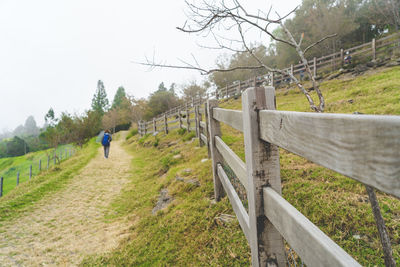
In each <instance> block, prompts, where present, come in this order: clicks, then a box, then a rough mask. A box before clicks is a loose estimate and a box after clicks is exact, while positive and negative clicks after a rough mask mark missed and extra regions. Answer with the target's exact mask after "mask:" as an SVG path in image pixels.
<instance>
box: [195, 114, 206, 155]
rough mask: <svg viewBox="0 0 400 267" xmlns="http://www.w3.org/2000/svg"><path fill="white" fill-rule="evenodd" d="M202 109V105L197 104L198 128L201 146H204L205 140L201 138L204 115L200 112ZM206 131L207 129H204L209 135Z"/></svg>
mask: <svg viewBox="0 0 400 267" xmlns="http://www.w3.org/2000/svg"><path fill="white" fill-rule="evenodd" d="M200 109H201V106H197V114H198V115H197V116H198V117H197V126H196V127H197V128H198V131H199V146H200V147H202V146H204V141H203V139H202V138H201V134H202V131H201V127H200V122H201V121H202V120H203V115H201V113H200ZM206 131H207V129H203V132H204V134H205V135H206V136H207V134H206Z"/></svg>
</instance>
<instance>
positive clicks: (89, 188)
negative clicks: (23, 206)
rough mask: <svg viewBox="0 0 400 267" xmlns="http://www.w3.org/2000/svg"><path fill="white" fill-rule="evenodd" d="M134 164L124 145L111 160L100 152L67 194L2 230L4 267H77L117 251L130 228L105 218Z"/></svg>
mask: <svg viewBox="0 0 400 267" xmlns="http://www.w3.org/2000/svg"><path fill="white" fill-rule="evenodd" d="M130 159H131V156H130V155H128V154H127V153H126V152H125V151H124V150H123V149H122V148H121V144H120V142H119V141H114V142H112V145H111V151H110V157H109V158H108V159H105V158H104V156H103V151H102V148H100V149H99V153H98V155H97V156H96V157H95V158H94V159H93V160H92V161H91V162H89V164H88V165H87V166H86V167H85V168H84V169H83V170H82V171H81V173H80V174H79V175H77V176H76V177H74V178H73V179H72V180H71V183H70V185H68V186H67V188H66V189H65V190H63V191H61V192H57V193H55V194H54V195H52V196H51V197H45V198H44V199H42V200H41V201H40V202H39V203H38V204H37V206H36V208H35V209H34V211H32V212H29V213H27V214H25V215H24V216H22V217H20V218H18V219H15V220H13V221H7V222H5V223H4V224H3V226H0V266H45V265H46V266H60V265H61V266H75V265H77V264H79V263H80V262H81V260H82V259H83V257H84V256H86V255H90V254H94V253H102V252H106V251H109V250H110V249H112V248H114V247H115V246H116V245H117V244H118V242H119V240H121V238H123V237H124V232H125V231H126V229H127V228H128V227H129V223H128V222H127V221H126V220H122V219H121V220H120V221H117V222H113V223H106V222H105V221H104V212H105V208H106V207H107V206H108V205H109V203H110V202H111V201H112V200H113V198H114V197H115V196H116V195H118V194H119V192H120V190H121V189H122V188H123V186H124V184H125V183H127V182H128V180H127V177H128V176H129V166H130Z"/></svg>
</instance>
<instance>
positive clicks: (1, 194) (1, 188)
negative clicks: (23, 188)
mask: <svg viewBox="0 0 400 267" xmlns="http://www.w3.org/2000/svg"><path fill="white" fill-rule="evenodd" d="M3 183H4V178H3V177H1V178H0V197H2V196H3Z"/></svg>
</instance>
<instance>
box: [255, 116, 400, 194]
mask: <svg viewBox="0 0 400 267" xmlns="http://www.w3.org/2000/svg"><path fill="white" fill-rule="evenodd" d="M260 128H261V138H262V139H263V140H265V141H267V142H270V143H273V144H275V145H278V146H280V147H282V148H284V149H286V150H288V151H290V152H293V153H295V154H297V155H300V156H302V157H304V158H306V159H308V160H310V161H312V162H315V163H317V164H320V165H322V166H324V167H327V168H329V169H332V170H334V171H336V172H338V173H341V174H343V175H346V176H348V177H350V178H353V179H356V180H358V181H360V182H362V183H364V184H367V185H370V186H372V187H375V188H377V189H379V190H381V191H383V192H386V193H389V194H392V195H394V196H397V197H400V116H378V115H361V116H360V115H346V114H327V113H324V114H321V113H307V112H289V111H264V110H263V111H261V112H260Z"/></svg>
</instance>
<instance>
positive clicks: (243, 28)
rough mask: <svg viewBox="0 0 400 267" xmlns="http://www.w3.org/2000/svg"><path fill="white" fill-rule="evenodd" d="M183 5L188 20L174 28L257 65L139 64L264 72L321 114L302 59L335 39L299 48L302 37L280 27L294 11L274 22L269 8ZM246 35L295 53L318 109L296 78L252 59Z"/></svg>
mask: <svg viewBox="0 0 400 267" xmlns="http://www.w3.org/2000/svg"><path fill="white" fill-rule="evenodd" d="M186 5H187V7H188V12H187V17H188V20H187V21H186V22H185V23H184V25H183V26H182V27H177V29H178V30H180V31H182V32H185V33H189V34H191V33H197V34H203V35H207V36H212V37H213V38H214V40H215V42H216V46H215V47H209V48H212V49H225V50H229V51H233V52H246V53H248V54H249V55H251V56H252V57H253V58H254V59H255V60H256V62H257V65H254V66H237V67H234V68H230V69H218V68H216V69H211V70H206V69H204V68H202V67H201V66H200V65H199V64H198V62H197V60H196V58H194V57H193V63H189V62H187V61H181V62H182V64H183V65H180V66H179V65H168V64H162V63H157V62H155V60H154V59H153V60H149V59H148V58H146V62H145V63H141V64H143V65H147V66H151V67H168V68H182V69H192V70H198V71H200V73H202V74H204V75H207V74H210V73H213V72H228V71H234V70H240V69H260V68H263V69H265V70H266V71H268V72H274V73H279V74H281V75H283V76H287V77H290V79H291V80H292V81H293V82H294V83H295V84H296V85H297V87H298V88H299V89H300V91H301V92H302V93H303V94H304V95H305V96H306V98H307V101H308V103H309V105H310V108H311V109H312V110H313V111H316V112H323V111H324V108H325V100H324V97H323V95H322V92H321V91H320V89H319V83H318V82H317V80H316V78H315V77H314V75H313V73H312V71H311V68H310V65H309V62H308V61H307V59H306V58H305V53H306V52H307V51H309V50H310V49H311V48H313V47H314V46H315V45H317V44H319V43H321V42H322V41H324V40H326V39H328V38H330V37H333V36H335V34H332V35H328V36H326V37H324V38H322V39H321V40H319V41H317V42H314V43H313V44H311V45H309V46H308V47H305V48H303V47H302V42H303V38H304V34H302V35H301V36H299V37H298V38H297V39H296V38H295V37H294V36H293V35H292V33H291V32H290V31H289V30H288V28H287V27H286V26H285V24H284V23H283V22H284V20H285V18H287V17H288V16H290V15H291V14H292V13H294V12H295V11H296V9H297V8H295V9H294V10H292V11H291V12H289V13H288V14H285V15H284V16H280V15H279V14H278V13H277V12H275V14H274V18H272V16H271V11H272V8H270V9H269V10H268V12H263V11H262V10H258V11H257V12H256V13H251V12H249V11H248V10H247V9H246V8H245V7H244V6H243V5H242V4H241V3H240V2H239V0H228V1H225V0H220V1H218V2H217V3H216V2H215V1H207V0H203V1H202V2H201V3H197V2H196V1H194V2H193V3H190V2H188V1H186ZM272 25H275V26H279V27H281V28H282V29H283V32H284V34H285V38H280V37H277V36H276V35H274V34H273V31H272V30H273V29H271V28H272V27H271V26H272ZM249 32H253V33H257V34H259V36H260V40H261V41H262V40H265V41H268V40H269V39H270V38H272V39H273V40H275V41H277V42H283V43H285V44H287V45H288V46H290V47H293V48H294V49H295V50H296V52H297V54H298V55H299V57H300V58H301V62H302V64H303V65H304V67H305V72H306V73H307V75H308V77H309V78H310V80H311V82H312V85H313V89H314V90H315V92H316V93H317V95H318V98H319V104H318V105H316V104H315V103H314V100H313V98H312V97H311V95H310V94H309V93H308V91H307V90H306V89H305V88H304V85H303V83H302V82H301V81H300V80H299V79H298V78H296V77H295V76H294V74H293V73H292V72H290V71H287V70H282V69H279V68H274V67H272V66H269V65H267V64H266V63H265V62H263V61H262V60H261V58H259V57H258V56H257V55H256V53H254V51H255V48H253V47H252V46H251V45H250V44H249V41H248V38H247V34H248V33H249ZM232 34H235V35H236V37H234V38H232Z"/></svg>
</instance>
